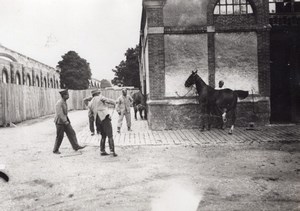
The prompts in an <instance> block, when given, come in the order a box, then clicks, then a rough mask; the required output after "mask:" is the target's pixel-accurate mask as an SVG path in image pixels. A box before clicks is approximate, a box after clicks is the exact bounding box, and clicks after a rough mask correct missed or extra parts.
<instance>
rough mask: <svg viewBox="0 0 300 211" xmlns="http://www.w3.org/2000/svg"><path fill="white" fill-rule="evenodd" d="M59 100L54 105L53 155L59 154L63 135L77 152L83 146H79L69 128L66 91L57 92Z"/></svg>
mask: <svg viewBox="0 0 300 211" xmlns="http://www.w3.org/2000/svg"><path fill="white" fill-rule="evenodd" d="M59 93H60V95H61V99H60V100H58V101H57V103H56V105H55V118H54V122H55V125H56V140H55V145H54V149H53V153H55V154H60V152H59V147H60V145H61V142H62V140H63V138H64V133H66V134H67V136H68V139H69V141H70V143H71V145H72V148H73V149H74V150H75V151H77V150H79V149H83V148H84V147H85V146H80V145H79V144H78V142H77V138H76V133H75V131H74V129H73V128H72V126H71V123H70V120H69V118H68V105H67V100H68V99H69V92H68V90H67V89H66V90H63V91H60V92H59Z"/></svg>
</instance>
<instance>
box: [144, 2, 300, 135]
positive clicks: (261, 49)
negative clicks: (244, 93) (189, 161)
mask: <svg viewBox="0 0 300 211" xmlns="http://www.w3.org/2000/svg"><path fill="white" fill-rule="evenodd" d="M299 4H300V0H284V1H281V0H269V1H267V0H190V1H187V0H143V12H142V19H141V34H140V47H141V54H140V73H141V74H140V75H141V82H142V86H143V90H144V92H145V93H146V94H147V96H148V100H147V103H148V110H149V114H148V121H149V125H150V128H152V129H158V130H159V129H175V128H191V127H198V126H199V123H200V122H199V121H200V119H199V116H200V113H199V109H198V106H197V104H198V102H197V100H196V97H195V93H193V92H189V90H188V89H187V88H185V87H184V82H185V80H186V79H187V77H188V76H189V75H190V74H191V71H192V70H195V69H198V74H199V75H200V77H201V78H202V79H203V80H204V81H205V82H206V83H207V84H209V85H210V86H212V87H214V86H215V84H217V83H218V81H219V80H223V81H224V82H225V87H226V88H231V89H242V90H248V91H249V92H250V94H251V95H250V96H249V97H248V98H246V99H245V100H242V101H240V102H239V104H238V108H237V122H236V123H237V125H247V124H248V123H249V122H255V123H256V124H268V123H279V122H280V123H282V122H289V123H290V122H299V121H300V100H299V99H300V89H299V87H300V64H299V63H300V58H299V55H300V53H299V51H300V41H299V39H300V33H299V31H300V30H299V25H300V23H299V16H300V5H299Z"/></svg>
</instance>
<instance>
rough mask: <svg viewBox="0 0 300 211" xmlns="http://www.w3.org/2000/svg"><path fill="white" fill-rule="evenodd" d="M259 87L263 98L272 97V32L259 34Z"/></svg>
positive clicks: (265, 31) (264, 31)
mask: <svg viewBox="0 0 300 211" xmlns="http://www.w3.org/2000/svg"><path fill="white" fill-rule="evenodd" d="M257 58H258V61H257V63H258V87H259V92H260V94H261V95H262V96H268V97H269V96H270V85H271V83H270V82H271V76H270V32H269V30H262V31H258V32H257Z"/></svg>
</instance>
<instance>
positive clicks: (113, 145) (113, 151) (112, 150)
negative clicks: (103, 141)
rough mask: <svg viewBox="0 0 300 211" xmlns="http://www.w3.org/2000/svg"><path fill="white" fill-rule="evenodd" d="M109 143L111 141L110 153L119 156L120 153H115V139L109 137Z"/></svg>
mask: <svg viewBox="0 0 300 211" xmlns="http://www.w3.org/2000/svg"><path fill="white" fill-rule="evenodd" d="M108 143H109V149H110V155H111V156H112V157H117V156H118V155H117V154H116V153H115V144H114V139H113V138H112V137H111V138H108Z"/></svg>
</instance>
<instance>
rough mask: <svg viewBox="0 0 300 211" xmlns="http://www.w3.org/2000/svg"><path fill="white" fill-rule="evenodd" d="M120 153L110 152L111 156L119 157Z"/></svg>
mask: <svg viewBox="0 0 300 211" xmlns="http://www.w3.org/2000/svg"><path fill="white" fill-rule="evenodd" d="M117 156H118V155H117V154H116V153H115V152H111V153H110V157H117Z"/></svg>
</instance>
